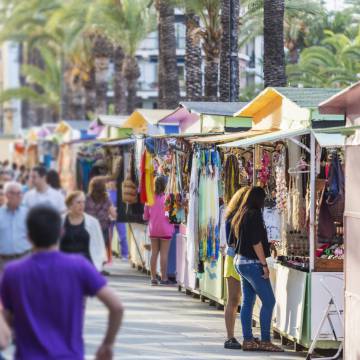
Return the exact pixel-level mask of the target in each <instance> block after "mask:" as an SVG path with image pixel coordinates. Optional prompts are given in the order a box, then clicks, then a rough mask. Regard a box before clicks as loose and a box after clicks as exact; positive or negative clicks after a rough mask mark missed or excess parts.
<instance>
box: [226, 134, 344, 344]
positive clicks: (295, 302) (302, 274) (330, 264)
mask: <svg viewBox="0 0 360 360" xmlns="http://www.w3.org/2000/svg"><path fill="white" fill-rule="evenodd" d="M294 134H296V132H294ZM303 135H308V136H309V137H310V146H309V147H307V146H306V145H305V144H303V143H301V141H299V140H298V138H297V135H292V134H291V132H289V135H288V136H286V137H284V136H281V135H279V137H276V136H275V135H270V136H272V138H271V141H272V142H275V141H283V142H284V141H285V142H286V141H287V142H288V143H290V142H291V143H294V144H296V145H297V146H300V147H301V148H302V149H304V150H305V151H307V152H308V153H309V154H310V161H309V164H310V167H309V171H307V172H310V174H309V179H310V213H309V225H308V226H309V228H308V236H309V242H308V244H309V249H308V252H309V264H308V269H305V268H304V269H296V268H291V267H289V265H287V264H282V263H277V264H276V265H275V266H273V267H271V268H272V272H273V274H272V278H273V281H272V282H273V286H274V283H275V286H274V293H275V297H276V308H275V311H274V323H273V329H274V331H275V332H276V333H278V334H280V335H281V336H283V337H286V338H287V339H289V340H291V341H293V342H294V344H295V347H296V345H301V346H304V347H309V346H310V345H311V342H312V340H313V339H314V337H315V336H316V331H317V328H318V324H319V323H320V321H321V316H322V314H323V311H324V309H325V308H326V307H327V305H328V303H329V296H328V294H327V293H326V292H323V291H322V289H323V287H322V286H321V282H322V283H324V284H325V286H326V287H328V288H330V289H332V293H333V294H334V296H335V297H336V301H337V303H338V304H339V306H340V307H341V306H343V294H344V291H343V281H341V279H343V273H342V272H341V271H342V266H343V260H341V259H322V258H317V257H316V242H317V228H316V220H317V219H316V206H317V203H316V201H317V188H316V183H317V179H316V155H317V154H316V145H317V142H316V137H315V135H316V133H315V132H314V131H313V130H311V129H304V131H303V133H301V136H303ZM243 143H244V144H246V147H248V146H254V145H262V144H264V145H266V143H269V141H264V140H263V139H262V140H258V139H256V138H252V139H250V140H245V141H244V142H243ZM224 146H226V145H224ZM238 146H239V147H243V148H246V147H245V146H242V144H241V141H239V145H238ZM254 154H255V151H254ZM254 162H255V161H254ZM255 179H256V177H255V176H254V181H255ZM254 184H255V183H254ZM331 275H336V276H337V280H334V278H333V277H332V276H331ZM339 279H340V280H339ZM320 280H321V282H320ZM259 305H260V304H259V303H257V304H256V306H255V311H254V314H255V320H257V319H258V317H259V310H260V306H259ZM333 325H334V328H335V331H336V333H337V335H338V338H339V339H340V340H341V339H342V337H343V331H342V327H341V324H340V323H338V322H336V321H335V322H334V324H333ZM318 339H319V341H318V342H317V347H319V348H338V343H337V342H336V341H334V340H333V333H332V331H331V329H329V327H327V326H325V327H324V328H323V329H322V331H321V333H320V334H319V338H318Z"/></svg>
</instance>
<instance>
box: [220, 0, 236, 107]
mask: <svg viewBox="0 0 360 360" xmlns="http://www.w3.org/2000/svg"><path fill="white" fill-rule="evenodd" d="M239 15H240V0H221V25H222V37H221V53H220V84H219V90H220V101H237V100H238V98H239V57H238V53H239V40H238V34H239Z"/></svg>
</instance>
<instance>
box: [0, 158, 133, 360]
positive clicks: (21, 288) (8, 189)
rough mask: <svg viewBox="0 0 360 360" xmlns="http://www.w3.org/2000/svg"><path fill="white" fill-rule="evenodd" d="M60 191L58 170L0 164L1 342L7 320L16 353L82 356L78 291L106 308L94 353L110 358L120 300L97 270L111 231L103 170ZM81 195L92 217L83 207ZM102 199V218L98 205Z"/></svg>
mask: <svg viewBox="0 0 360 360" xmlns="http://www.w3.org/2000/svg"><path fill="white" fill-rule="evenodd" d="M97 191H99V194H101V196H99V197H98V196H97V194H96V192H97ZM64 195H65V191H64V190H63V189H62V188H61V182H60V178H59V175H58V174H57V173H56V171H53V170H51V171H47V170H46V169H45V168H44V167H42V166H36V167H34V168H32V169H31V171H28V170H26V169H25V168H22V167H20V168H19V169H18V168H17V167H16V166H11V165H10V164H9V163H8V162H5V163H1V164H0V279H1V286H0V298H1V301H0V349H1V348H4V347H5V346H7V345H8V344H9V341H10V330H9V326H11V327H12V329H13V333H14V338H16V344H15V347H16V355H15V358H16V359H26V360H32V359H34V360H35V359H36V360H41V359H57V358H63V359H79V360H80V359H83V358H84V349H83V341H82V324H83V315H84V301H83V298H84V296H97V297H98V298H99V299H100V301H102V302H103V303H104V304H105V306H107V307H108V309H109V311H110V316H109V324H108V331H107V333H106V336H105V338H104V341H103V344H102V345H101V346H100V348H99V351H98V353H97V357H96V359H99V360H105V359H106V360H107V359H111V358H112V348H113V345H114V341H115V335H116V333H117V331H118V328H119V326H120V323H121V318H122V306H121V304H120V302H119V300H118V299H117V297H116V296H115V294H114V293H113V292H112V291H111V290H110V289H109V287H108V286H106V280H105V278H103V277H102V275H101V273H100V272H101V270H103V265H104V264H105V262H106V251H105V245H106V244H107V245H108V247H109V236H107V237H106V238H104V234H108V233H106V229H105V225H106V226H108V229H107V231H109V227H110V224H111V221H113V220H114V219H115V217H116V211H115V210H116V209H115V208H114V207H113V206H112V203H111V201H110V199H109V198H108V194H107V192H106V178H97V179H96V178H95V179H93V181H92V185H91V187H90V192H89V196H88V197H87V198H86V197H85V194H84V193H83V192H81V191H74V192H71V193H69V194H68V195H67V197H66V199H65V196H64ZM98 200H100V201H99V202H98ZM92 201H93V203H91V202H92ZM86 202H87V203H88V204H90V205H89V210H90V211H91V209H92V208H91V206H93V207H94V208H96V209H94V208H93V209H92V211H93V214H94V215H96V217H94V216H92V215H90V214H87V213H85V203H86ZM104 203H106V206H108V207H109V209H108V212H107V216H108V219H105V214H104V213H103V212H102V211H101V210H102V208H101V209H99V208H97V206H99V205H100V207H101V206H104V208H105V205H104ZM97 210H100V211H99V212H98V211H97ZM109 216H111V217H112V218H111V219H110V218H109ZM101 225H103V226H101ZM59 250H60V251H59ZM126 251H127V247H126ZM44 294H46V296H44ZM4 315H5V316H4ZM5 320H6V321H5ZM0 359H2V358H1V355H0Z"/></svg>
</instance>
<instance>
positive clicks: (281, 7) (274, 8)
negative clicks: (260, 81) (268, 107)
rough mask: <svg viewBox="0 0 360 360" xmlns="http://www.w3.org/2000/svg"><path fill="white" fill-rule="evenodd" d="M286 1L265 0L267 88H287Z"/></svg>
mask: <svg viewBox="0 0 360 360" xmlns="http://www.w3.org/2000/svg"><path fill="white" fill-rule="evenodd" d="M284 1H285V0H264V81H265V84H264V85H265V87H268V86H286V72H285V51H284V11H285V3H284Z"/></svg>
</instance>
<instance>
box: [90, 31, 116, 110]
mask: <svg viewBox="0 0 360 360" xmlns="http://www.w3.org/2000/svg"><path fill="white" fill-rule="evenodd" d="M92 52H93V56H94V66H95V84H96V103H95V104H96V105H95V112H96V114H97V115H99V114H107V91H108V82H109V65H110V57H111V55H112V46H111V44H110V43H109V42H108V41H107V39H106V38H104V37H102V36H99V35H97V36H95V39H94V40H93V49H92Z"/></svg>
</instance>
